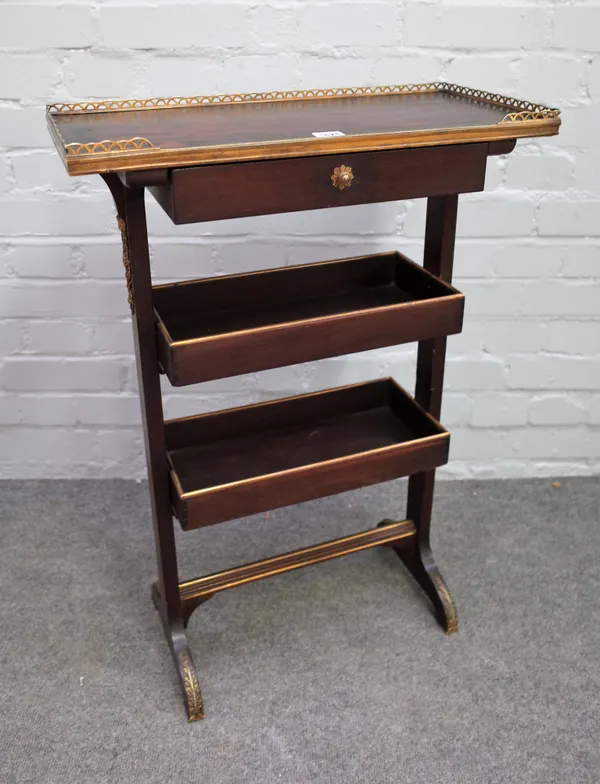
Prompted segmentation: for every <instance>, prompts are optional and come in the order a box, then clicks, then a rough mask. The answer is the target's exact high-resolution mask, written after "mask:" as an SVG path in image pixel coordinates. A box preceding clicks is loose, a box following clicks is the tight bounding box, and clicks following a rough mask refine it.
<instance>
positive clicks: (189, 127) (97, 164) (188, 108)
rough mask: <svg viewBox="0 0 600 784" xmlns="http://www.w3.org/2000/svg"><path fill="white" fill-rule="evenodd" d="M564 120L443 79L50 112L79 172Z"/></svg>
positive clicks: (492, 132) (444, 136)
mask: <svg viewBox="0 0 600 784" xmlns="http://www.w3.org/2000/svg"><path fill="white" fill-rule="evenodd" d="M559 114H560V112H559V111H558V109H549V108H547V107H544V106H540V105H538V104H534V103H529V102H527V101H520V100H517V99H515V98H506V97H504V96H502V95H492V94H491V93H486V92H482V91H480V90H473V89H470V88H467V87H459V86H458V85H455V84H447V83H445V82H434V83H432V84H409V85H393V86H388V87H362V88H361V87H348V88H339V89H331V90H294V91H289V92H274V93H265V94H260V93H251V94H246V95H210V96H194V97H191V98H149V99H142V100H125V101H98V102H93V103H76V104H53V105H51V106H48V107H47V119H48V125H49V128H50V131H51V133H52V136H53V138H54V141H55V144H56V146H57V148H58V150H59V152H60V154H61V155H62V158H63V160H64V162H65V165H66V167H67V170H68V172H69V174H71V175H77V174H93V173H102V172H116V171H134V170H139V169H159V168H169V167H174V166H178V167H179V166H196V165H200V164H206V163H220V162H223V161H227V162H235V161H249V160H255V159H258V158H260V159H265V158H289V157H299V156H303V155H323V154H332V153H338V152H357V151H361V150H385V149H393V148H402V147H423V146H430V145H439V144H461V143H464V142H491V141H498V140H502V139H517V138H520V137H529V136H552V135H554V134H556V133H558V127H559V125H560V119H559ZM330 132H335V133H336V134H338V135H334V136H320V135H315V134H323V133H330Z"/></svg>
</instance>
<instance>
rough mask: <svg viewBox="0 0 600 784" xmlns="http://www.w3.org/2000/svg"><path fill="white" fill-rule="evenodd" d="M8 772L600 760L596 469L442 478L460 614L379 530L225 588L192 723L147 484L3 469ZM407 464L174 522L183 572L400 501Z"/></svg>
mask: <svg viewBox="0 0 600 784" xmlns="http://www.w3.org/2000/svg"><path fill="white" fill-rule="evenodd" d="M0 489H1V490H2V495H1V499H2V500H1V517H2V523H1V525H0V544H1V550H0V624H1V625H0V675H1V681H0V782H2V784H21V783H22V784H25V783H27V784H29V782H32V783H33V782H35V783H36V784H71V782H73V783H75V782H77V784H80V783H81V784H96V782H98V784H100V783H102V784H105V783H113V782H115V783H117V784H120V783H121V782H123V783H124V784H125V783H126V784H137V783H138V782H144V783H149V784H154V783H155V782H157V783H158V782H161V783H162V782H168V783H169V784H170V783H171V782H173V783H175V782H180V783H181V784H188V782H194V783H195V782H202V783H203V784H204V783H207V784H220V783H221V782H226V783H229V782H232V784H233V783H234V782H235V784H238V782H260V784H271V782H284V783H285V784H287V783H288V782H293V783H294V784H295V783H296V782H299V783H304V782H319V783H320V782H323V784H337V783H338V782H340V784H354V783H356V784H358V783H359V782H360V784H363V783H368V784H370V783H371V782H373V783H374V784H386V783H387V782H399V783H403V782H407V783H409V782H410V783H411V784H412V783H414V784H421V782H422V783H423V784H432V783H433V782H442V783H445V782H448V783H450V782H452V784H462V783H463V782H464V784H470V783H471V782H473V783H475V782H477V784H479V783H480V782H484V783H485V784H495V782H498V783H502V784H504V783H505V782H515V783H520V782H523V783H524V784H525V782H526V783H527V784H537V782H540V784H541V783H542V782H543V784H552V782H560V783H561V784H563V783H564V784H566V783H568V784H573V783H574V782H593V783H594V784H597V782H599V781H600V667H599V665H600V608H599V605H600V602H599V596H600V526H599V512H600V481H598V479H564V480H562V481H561V486H560V487H559V488H553V487H552V484H551V482H550V480H535V481H518V482H515V481H511V482H496V481H493V482H460V483H439V484H438V487H437V492H436V506H435V516H434V527H433V531H434V536H433V544H434V549H435V553H436V556H437V560H438V563H439V564H440V566H441V568H442V571H443V573H444V575H445V576H446V578H447V580H448V582H449V584H450V586H451V588H452V590H453V593H454V595H455V598H456V601H457V605H458V609H459V617H460V623H461V626H460V631H459V633H458V635H453V636H449V637H446V636H445V635H444V634H443V633H442V632H441V630H440V629H439V628H438V627H437V625H436V623H435V621H434V619H433V617H432V615H431V613H430V611H429V608H428V605H427V603H426V601H425V600H424V598H423V596H422V595H421V593H420V591H419V590H418V589H417V588H416V587H415V585H414V584H413V583H412V581H411V579H410V578H409V577H408V576H407V574H406V573H405V572H404V570H403V567H402V566H401V564H400V562H399V561H398V560H397V558H396V557H395V556H394V555H393V553H392V552H391V551H390V550H389V549H384V548H377V549H376V550H371V551H368V552H364V553H358V554H355V555H351V556H348V557H346V558H343V559H339V560H336V561H331V562H329V563H326V564H320V565H318V566H314V567H310V568H307V569H304V570H300V571H298V572H295V573H292V574H289V575H285V576H281V577H277V578H272V579H270V580H265V581H263V582H262V583H257V584H255V585H252V586H247V587H245V588H238V589H235V590H233V591H228V592H225V593H223V594H221V595H219V596H217V597H216V598H214V599H213V600H211V601H210V602H208V603H207V604H206V605H204V607H201V608H199V609H198V610H197V611H196V613H195V615H194V616H193V617H192V621H191V623H190V628H189V638H190V644H191V646H192V650H193V652H194V655H195V658H196V663H197V665H198V669H199V674H200V678H201V683H202V687H203V693H204V701H205V706H206V711H207V718H206V719H205V720H204V721H202V722H198V723H195V724H187V722H186V720H185V715H184V711H183V707H182V699H181V694H180V690H179V686H178V683H177V680H176V677H175V674H174V669H173V667H172V664H171V660H170V657H169V655H168V653H167V648H166V646H165V644H164V641H163V637H162V631H161V629H160V626H159V622H158V618H157V616H156V614H155V612H154V610H153V608H152V606H151V603H150V600H149V584H150V582H151V581H152V580H153V578H154V574H155V566H154V555H153V543H152V535H151V525H150V523H149V504H148V497H147V488H146V486H145V485H143V484H136V483H134V482H119V481H98V482H93V481H71V482H66V481H65V482H58V481H54V482H17V481H14V482H12V481H11V482H3V483H0ZM404 489H405V485H404V483H403V482H392V483H389V484H386V485H381V486H379V487H376V488H372V489H367V490H362V491H357V492H354V493H348V494H345V495H343V496H338V497H337V498H329V499H324V500H321V501H316V502H310V503H306V504H302V505H299V506H297V507H292V508H288V509H282V510H278V511H276V512H273V513H271V514H270V515H269V516H268V518H266V517H265V516H260V517H255V518H252V519H247V520H241V521H236V522H232V523H227V524H224V525H220V526H215V527H213V528H209V529H204V530H200V531H196V532H192V533H188V534H180V533H179V534H178V545H179V549H180V562H181V563H180V567H181V573H182V575H183V576H185V577H192V576H196V575H198V574H202V573H205V572H209V571H214V570H217V569H220V568H222V567H225V566H227V565H233V564H237V563H239V562H242V561H244V560H249V559H254V558H260V557H265V556H267V555H269V554H272V553H275V552H278V551H283V550H286V549H293V548H294V547H297V546H302V545H306V544H310V543H313V542H317V541H319V540H324V539H329V538H333V537H335V536H338V535H343V534H344V533H350V532H353V531H358V530H361V529H363V528H368V527H371V525H372V524H373V523H375V522H377V521H378V520H380V519H382V518H383V517H386V516H390V515H394V512H396V516H397V517H402V516H403V510H404V500H403V496H404Z"/></svg>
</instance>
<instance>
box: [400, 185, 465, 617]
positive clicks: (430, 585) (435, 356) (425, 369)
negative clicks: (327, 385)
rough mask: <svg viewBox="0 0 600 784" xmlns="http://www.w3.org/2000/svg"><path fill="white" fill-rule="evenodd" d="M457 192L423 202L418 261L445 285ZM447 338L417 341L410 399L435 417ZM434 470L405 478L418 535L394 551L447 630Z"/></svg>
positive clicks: (450, 610)
mask: <svg viewBox="0 0 600 784" xmlns="http://www.w3.org/2000/svg"><path fill="white" fill-rule="evenodd" d="M457 210H458V196H447V197H443V198H432V199H429V200H428V203H427V221H426V225H425V252H424V256H423V265H424V267H425V269H427V270H428V271H429V272H431V273H432V274H434V275H436V276H437V277H439V278H440V280H443V281H445V282H446V283H451V281H452V267H453V262H454V240H455V236H456V217H457ZM445 355H446V338H445V337H438V338H435V339H433V340H425V341H422V342H421V343H419V351H418V357H417V380H416V386H415V397H416V399H417V401H418V402H419V403H420V404H421V405H422V406H423V408H424V409H425V410H427V411H429V413H430V414H431V415H432V416H433V417H436V418H439V416H440V413H441V406H442V389H443V385H444V362H445ZM434 483H435V471H434V470H433V471H425V472H418V473H414V474H412V475H411V477H410V479H409V481H408V504H407V517H408V518H409V519H410V520H413V521H414V523H415V526H416V529H417V536H416V537H415V539H414V541H413V542H411V543H410V546H409V547H407V548H400V549H397V552H398V555H399V556H400V558H402V560H403V561H404V563H405V564H406V566H407V567H408V569H409V570H410V571H411V573H412V574H413V576H414V577H415V579H416V580H417V581H418V583H419V584H420V585H421V587H422V588H423V590H424V591H425V593H426V594H427V595H428V596H429V598H430V599H431V601H432V603H433V606H434V610H435V613H436V617H437V619H438V621H439V622H440V624H441V625H442V627H443V628H444V629H445V631H446V632H454V631H456V630H457V628H458V615H457V612H456V607H455V604H454V600H453V599H452V596H451V594H450V592H449V590H448V587H447V585H446V583H445V581H444V578H443V577H442V575H441V574H440V571H439V569H438V567H437V566H436V563H435V561H434V558H433V553H432V551H431V545H430V541H429V532H430V527H431V511H432V507H433V489H434Z"/></svg>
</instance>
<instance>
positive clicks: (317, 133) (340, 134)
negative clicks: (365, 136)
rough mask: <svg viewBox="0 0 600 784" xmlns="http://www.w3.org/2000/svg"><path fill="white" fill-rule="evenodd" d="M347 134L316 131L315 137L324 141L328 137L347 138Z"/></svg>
mask: <svg viewBox="0 0 600 784" xmlns="http://www.w3.org/2000/svg"><path fill="white" fill-rule="evenodd" d="M345 135H346V134H345V133H342V132H341V131H314V133H313V136H316V137H317V138H318V139H324V138H325V137H327V136H345Z"/></svg>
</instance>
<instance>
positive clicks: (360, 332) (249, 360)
mask: <svg viewBox="0 0 600 784" xmlns="http://www.w3.org/2000/svg"><path fill="white" fill-rule="evenodd" d="M153 298H154V308H155V314H156V320H157V340H158V356H159V360H160V364H161V366H162V368H163V370H164V371H165V373H166V374H167V376H168V377H169V380H170V381H171V383H172V384H173V385H174V386H181V385H184V384H196V383H198V382H200V381H209V380H211V379H215V378H226V377H228V376H236V375H240V374H242V373H250V372H253V371H257V370H267V369H269V368H275V367H282V366H283V365H293V364H296V363H299V362H309V361H311V360H314V359H323V358H324V357H334V356H339V355H341V354H351V353H354V352H356V351H366V350H368V349H373V348H379V347H381V346H391V345H397V344H399V343H409V342H412V341H415V340H426V339H428V338H432V337H437V336H442V335H450V334H454V333H456V332H460V330H461V328H462V318H463V309H464V295H463V294H461V293H460V292H458V291H457V290H456V289H454V288H452V286H450V285H448V284H447V283H444V282H442V281H441V280H439V279H438V278H436V277H435V276H434V275H431V274H430V273H429V272H427V271H425V270H424V269H423V268H422V267H420V266H419V265H418V264H415V263H414V262H412V261H410V260H409V259H407V258H406V256H403V255H402V254H401V253H381V254H377V255H373V256H360V257H357V258H351V259H342V260H340V261H328V262H321V263H317V264H306V265H302V266H299V267H283V268H281V269H275V270H268V271H264V272H253V273H249V274H245V275H231V276H228V277H216V278H208V279H205V280H195V281H189V282H185V283H174V284H168V285H164V286H156V287H154V289H153Z"/></svg>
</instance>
